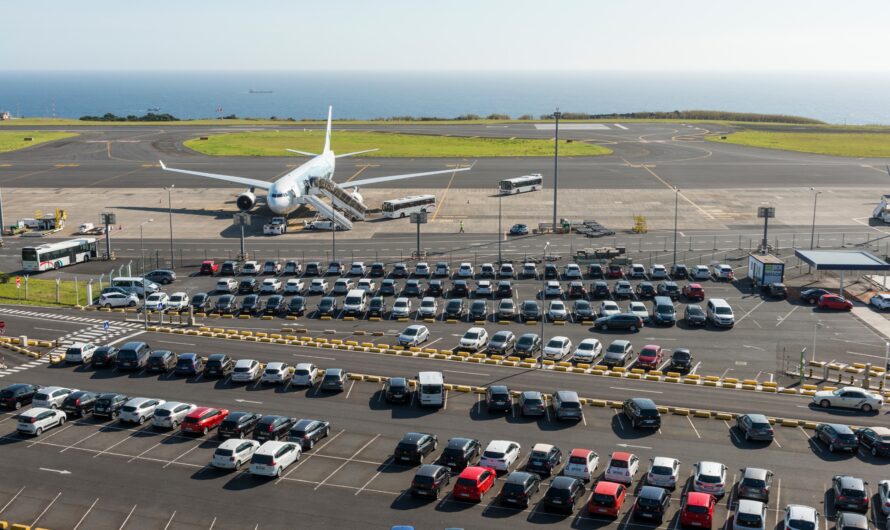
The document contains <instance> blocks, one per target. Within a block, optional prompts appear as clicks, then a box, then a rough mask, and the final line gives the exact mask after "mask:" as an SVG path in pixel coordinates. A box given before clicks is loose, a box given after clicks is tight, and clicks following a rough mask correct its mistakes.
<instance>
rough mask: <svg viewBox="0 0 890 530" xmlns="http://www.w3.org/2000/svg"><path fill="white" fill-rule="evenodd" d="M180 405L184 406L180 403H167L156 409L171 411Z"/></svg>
mask: <svg viewBox="0 0 890 530" xmlns="http://www.w3.org/2000/svg"><path fill="white" fill-rule="evenodd" d="M180 405H185V403H183V402H182V401H167V402H166V403H164V404H163V405H158V408H159V409H161V410H168V409H169V410H173V409H175V408H176V407H178V406H180Z"/></svg>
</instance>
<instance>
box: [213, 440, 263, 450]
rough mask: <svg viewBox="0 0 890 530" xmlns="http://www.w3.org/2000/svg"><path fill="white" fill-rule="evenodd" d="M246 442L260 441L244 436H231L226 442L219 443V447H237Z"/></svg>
mask: <svg viewBox="0 0 890 530" xmlns="http://www.w3.org/2000/svg"><path fill="white" fill-rule="evenodd" d="M244 442H254V443H259V442H257V441H256V440H245V439H243V438H229V439H228V440H226V441H225V442H223V443H221V444H219V446H217V449H236V448H237V447H238V446H240V445H241V444H242V443H244Z"/></svg>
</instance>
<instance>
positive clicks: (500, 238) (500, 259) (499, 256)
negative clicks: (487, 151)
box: [418, 193, 504, 263]
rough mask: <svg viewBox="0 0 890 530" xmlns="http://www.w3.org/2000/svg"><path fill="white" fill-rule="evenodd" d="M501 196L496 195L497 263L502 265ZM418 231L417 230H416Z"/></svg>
mask: <svg viewBox="0 0 890 530" xmlns="http://www.w3.org/2000/svg"><path fill="white" fill-rule="evenodd" d="M501 197H503V195H501V194H500V193H499V194H498V263H503V259H502V258H501V240H502V239H504V229H503V228H501ZM418 230H419V229H418Z"/></svg>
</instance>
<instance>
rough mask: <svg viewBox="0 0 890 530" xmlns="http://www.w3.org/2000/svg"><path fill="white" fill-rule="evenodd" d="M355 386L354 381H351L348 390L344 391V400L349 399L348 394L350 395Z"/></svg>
mask: <svg viewBox="0 0 890 530" xmlns="http://www.w3.org/2000/svg"><path fill="white" fill-rule="evenodd" d="M354 386H355V380H354V379H353V380H352V384H351V385H349V390H347V391H346V399H349V394H352V388H353V387H354Z"/></svg>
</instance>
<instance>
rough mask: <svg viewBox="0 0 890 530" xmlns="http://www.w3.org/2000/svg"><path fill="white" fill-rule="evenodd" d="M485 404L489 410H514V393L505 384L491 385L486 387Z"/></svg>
mask: <svg viewBox="0 0 890 530" xmlns="http://www.w3.org/2000/svg"><path fill="white" fill-rule="evenodd" d="M485 404H486V405H487V406H488V412H489V413H491V412H510V411H511V410H513V394H511V393H510V389H509V388H507V387H506V386H505V385H491V386H490V387H488V388H487V389H485Z"/></svg>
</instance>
